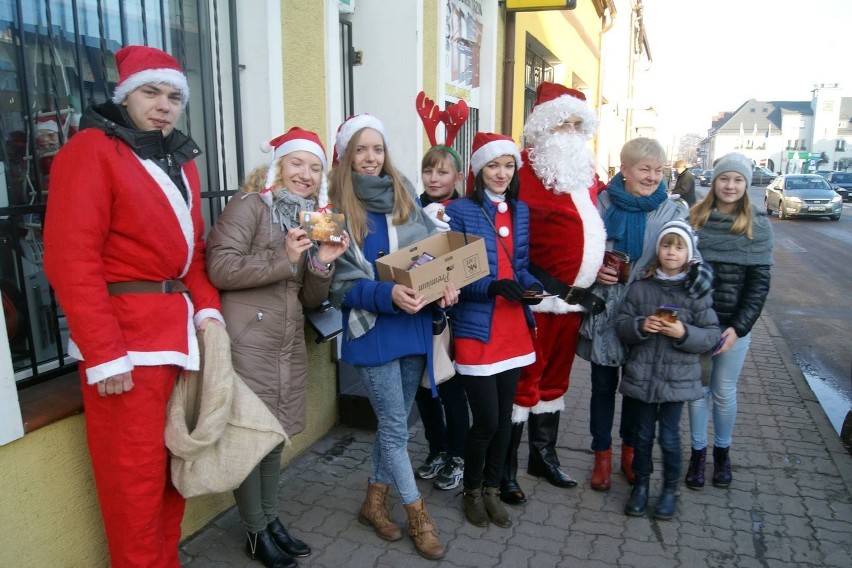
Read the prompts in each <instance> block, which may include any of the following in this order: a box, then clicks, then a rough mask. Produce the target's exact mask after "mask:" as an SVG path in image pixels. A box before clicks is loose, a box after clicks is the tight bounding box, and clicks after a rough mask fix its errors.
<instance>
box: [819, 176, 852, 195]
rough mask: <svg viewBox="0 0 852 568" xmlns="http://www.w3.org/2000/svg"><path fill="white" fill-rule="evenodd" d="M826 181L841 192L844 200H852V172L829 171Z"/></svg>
mask: <svg viewBox="0 0 852 568" xmlns="http://www.w3.org/2000/svg"><path fill="white" fill-rule="evenodd" d="M825 181H827V182H828V183H829V185H831V188H832V189H834V191H836V192H837V193H839V194H840V197H842V198H843V201H852V172H828V174H826V175H825Z"/></svg>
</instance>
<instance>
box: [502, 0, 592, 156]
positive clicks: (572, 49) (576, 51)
mask: <svg viewBox="0 0 852 568" xmlns="http://www.w3.org/2000/svg"><path fill="white" fill-rule="evenodd" d="M515 23H516V28H515V84H514V88H513V96H514V102H513V105H512V135H513V137H514V138H515V139H516V140H518V139H520V135H521V131H522V130H523V121H524V77H525V62H526V51H527V46H526V38H527V33H529V34H530V35H532V36H533V37H535V38H536V39H537V40H538V41H540V42H541V43H542V44H543V45H544V46H545V47H546V48H547V49H548V50H549V51H550V52H551V53H552V54H553V55H555V56H556V57H557V58H558V59H559V61H560V62H561V63H562V66H563V82H564V84H566V85H568V86H569V87H572V86H574V85H573V84H572V76H573V75H577V76H578V77H579V78H580V80H582V82H583V83H584V84H585V86H587V87H588V88H589V91H587V94H586V96H587V100H589V101H595V100H597V92H598V89H599V85H598V69H599V67H600V28H601V22H600V19H599V18H598V16H597V12H596V11H595V9H594V6H593V5H592V3H591V2H578V5H577V8H576V9H574V10H570V11H567V10H566V11H545V12H519V13H518V14H517V16H516V20H515Z"/></svg>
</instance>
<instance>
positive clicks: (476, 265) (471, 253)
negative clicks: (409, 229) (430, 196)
mask: <svg viewBox="0 0 852 568" xmlns="http://www.w3.org/2000/svg"><path fill="white" fill-rule="evenodd" d="M423 253H429V254H431V255H432V256H434V257H435V260H430V261H429V262H427V263H425V264H422V265H420V266H415V267H414V268H412V269H411V270H408V267H409V266H411V263H412V262H414V261H415V260H417V258H418V257H419V256H420V255H422V254H423ZM376 267H377V268H378V270H379V280H382V281H384V282H396V283H397V284H402V285H404V286H408V287H409V288H413V289H414V290H415V291H416V292H417V293H418V294H420V295H422V296H423V297H424V298H426V301H427V302H433V301H435V300H437V299H439V298H440V297H441V296H442V295H443V294H444V290H445V289H446V287H447V283H448V282H452V283H453V284H454V285H455V286H456V288H461V287H462V286H465V285H467V284H470V283H471V282H475V281H476V280H479V279H480V278H483V277H484V276H487V275H488V257H487V256H486V255H485V241H483V240H482V237H478V236H476V235H464V234H462V233H456V232H454V231H449V232H446V233H438V234H437V235H432V236H431V237H427V238H425V239H423V240H422V241H419V242H416V243H414V244H413V245H410V246H408V247H406V248H404V249H400V250H398V251H396V252H394V253H391V254H389V255H386V256H383V257H381V258H379V259H377V260H376Z"/></svg>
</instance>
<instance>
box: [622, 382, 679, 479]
mask: <svg viewBox="0 0 852 568" xmlns="http://www.w3.org/2000/svg"><path fill="white" fill-rule="evenodd" d="M625 398H628V397H625ZM630 400H631V401H632V402H633V405H634V408H635V410H636V444H635V445H634V446H633V452H634V453H633V464H632V466H631V469H632V470H633V473H634V474H636V483H637V484H638V483H643V482H647V481H648V480H649V479H650V478H651V474H652V473H653V472H654V463H653V461H652V459H651V453H652V452H653V451H654V430H656V426H657V423H659V424H660V435H659V440H660V449H661V450H662V453H663V484H664V485H665V486H666V487H672V486H676V485H677V483H678V480H679V479H680V415H681V413H682V411H683V402H663V403H659V404H649V403H647V402H642V401H641V400H636V399H633V398H631V399H630Z"/></svg>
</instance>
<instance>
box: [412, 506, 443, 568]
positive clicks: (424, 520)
mask: <svg viewBox="0 0 852 568" xmlns="http://www.w3.org/2000/svg"><path fill="white" fill-rule="evenodd" d="M405 511H406V512H407V513H408V536H410V537H411V539H412V540H413V541H414V547H415V548H416V549H417V552H418V553H419V554H420V556H422V557H423V558H426V559H428V560H438V559H441V558H443V557H444V545H442V544H441V541H440V540H438V529H436V528H435V522H434V521H433V520H432V517H430V516H429V511H427V510H426V505H424V504H423V499H418V500H417V501H415V502H414V503H412V504H411V505H406V506H405Z"/></svg>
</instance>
